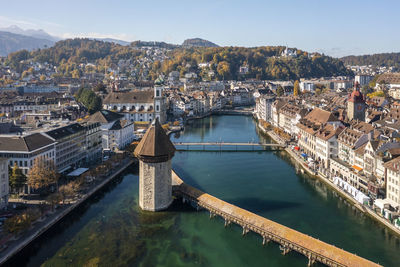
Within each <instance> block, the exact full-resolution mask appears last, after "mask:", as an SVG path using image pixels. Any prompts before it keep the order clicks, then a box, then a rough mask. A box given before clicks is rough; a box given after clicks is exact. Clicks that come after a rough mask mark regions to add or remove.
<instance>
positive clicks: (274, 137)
mask: <svg viewBox="0 0 400 267" xmlns="http://www.w3.org/2000/svg"><path fill="white" fill-rule="evenodd" d="M257 127H258V128H259V129H260V130H261V131H262V132H263V133H264V134H266V135H268V136H269V137H270V138H271V139H272V140H273V141H274V142H276V143H278V144H284V143H285V142H284V141H283V140H282V139H281V138H280V137H279V136H277V135H276V134H275V133H274V131H268V130H267V129H265V128H264V127H263V126H262V125H260V124H259V122H257ZM285 151H286V152H287V153H288V154H289V155H290V157H291V159H292V160H294V161H295V162H296V163H297V164H298V165H300V167H301V168H302V169H303V170H304V171H305V172H307V174H309V175H311V176H313V177H315V178H318V179H319V180H320V181H322V182H323V183H324V184H326V185H328V186H329V187H330V188H331V189H333V190H334V191H335V192H337V193H338V194H339V195H340V196H341V197H343V198H344V199H346V200H347V201H348V202H349V203H351V204H352V205H353V206H354V207H355V208H357V210H359V211H361V212H362V213H364V214H366V215H368V216H369V217H371V218H372V219H374V220H375V221H377V222H379V223H381V224H382V225H383V226H385V227H386V228H388V229H389V230H391V231H392V232H393V233H394V234H396V235H398V236H400V229H398V228H396V227H395V226H394V225H393V224H391V223H390V222H388V221H387V220H386V219H384V218H382V217H381V216H379V215H378V214H376V212H375V211H373V210H372V209H371V208H369V207H366V206H364V205H361V204H360V203H358V202H357V201H356V200H355V199H354V198H352V197H351V196H350V195H348V194H347V193H346V192H344V191H343V190H341V189H340V188H338V187H337V186H336V185H335V184H334V183H332V181H330V180H329V179H328V178H327V177H325V176H324V175H322V174H321V173H319V172H315V171H314V170H311V169H310V168H308V167H307V166H305V165H304V160H303V159H302V158H301V157H299V156H298V155H297V154H296V153H294V152H293V151H292V150H291V148H290V147H287V148H286V149H285Z"/></svg>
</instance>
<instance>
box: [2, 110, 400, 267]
mask: <svg viewBox="0 0 400 267" xmlns="http://www.w3.org/2000/svg"><path fill="white" fill-rule="evenodd" d="M172 139H173V140H174V141H176V142H196V141H204V142H206V141H221V140H222V141H224V142H229V141H232V142H252V141H254V142H258V141H260V142H270V141H271V140H269V139H268V138H266V137H262V136H261V135H260V134H259V133H258V131H257V129H256V125H255V122H254V120H253V119H252V118H251V117H245V116H212V117H209V118H205V119H201V120H197V121H194V122H192V123H191V124H190V125H188V126H187V127H186V129H185V131H184V132H183V133H181V134H180V135H179V136H174V137H172ZM173 168H174V169H175V171H176V172H177V173H178V174H179V175H180V177H181V178H183V179H184V180H185V181H186V182H187V183H189V184H191V185H193V186H195V187H198V188H199V189H201V190H203V191H206V192H208V193H210V194H212V195H214V196H216V197H219V198H221V199H223V200H226V201H228V202H231V203H233V204H235V205H237V206H240V207H242V208H245V209H248V210H250V211H252V212H255V213H257V214H259V215H262V216H264V217H266V218H269V219H271V220H274V221H276V222H278V223H281V224H283V225H286V226H289V227H292V228H294V229H296V230H298V231H301V232H303V233H306V234H309V235H311V236H313V237H316V238H319V239H321V240H323V241H326V242H328V243H331V244H334V245H336V246H337V247H341V248H343V249H345V250H348V251H350V252H353V253H356V254H357V255H361V256H363V257H365V258H368V259H370V260H372V261H375V262H377V263H380V264H383V265H384V266H400V264H399V263H400V240H399V239H398V238H397V237H396V236H394V235H392V234H391V233H390V232H389V231H388V230H386V229H385V228H384V227H382V226H380V225H379V224H378V223H376V222H375V221H373V220H372V219H370V218H368V217H366V216H364V215H363V214H361V213H360V212H358V211H356V210H355V209H354V208H352V207H351V206H350V205H349V204H347V203H346V202H345V201H343V200H342V199H341V198H340V197H339V196H337V194H335V193H334V192H333V191H332V190H330V189H329V188H328V187H326V186H325V185H324V184H323V183H321V182H320V181H318V180H316V179H313V178H310V177H308V176H307V175H303V174H297V173H296V169H295V166H294V164H293V163H292V162H291V160H290V159H289V158H288V156H287V154H286V153H285V152H276V151H275V152H273V151H260V152H177V153H176V155H175V157H174V158H173ZM261 243H262V240H261V238H260V237H259V236H257V235H255V234H253V233H249V234H248V235H246V236H245V237H242V235H241V228H239V227H238V226H235V225H232V226H230V227H227V228H224V223H223V220H222V219H220V218H214V219H211V220H210V219H209V214H208V213H207V212H205V211H200V212H197V211H195V210H194V209H192V208H191V207H190V206H188V205H187V204H182V203H180V202H178V201H176V202H174V204H173V205H172V207H171V208H170V209H169V210H167V211H165V212H159V213H151V212H143V211H140V210H139V208H138V169H137V166H135V167H132V168H131V169H129V170H127V171H126V172H125V173H124V174H123V175H121V176H120V177H119V178H117V179H116V180H115V181H113V182H112V183H110V185H108V186H107V187H106V188H104V190H102V191H101V192H99V193H97V194H96V195H95V196H94V197H92V198H91V199H90V200H89V201H87V202H86V203H84V205H82V206H81V207H80V208H79V209H77V210H76V211H74V212H73V213H72V214H71V215H69V216H68V217H67V218H65V219H63V220H62V221H61V222H60V223H59V224H57V225H56V226H55V227H53V228H52V229H51V230H50V231H48V232H47V233H46V234H45V235H44V236H43V237H41V238H40V239H39V240H37V241H35V242H34V243H33V244H32V245H30V246H29V247H27V248H26V249H25V250H24V251H22V252H21V253H20V254H19V255H17V257H14V258H13V259H12V260H11V261H10V262H9V263H8V264H9V265H10V266H39V265H42V266H231V267H233V266H238V267H239V266H240V267H241V266H306V264H307V259H306V258H305V257H304V256H302V255H299V254H297V253H295V252H290V253H289V254H287V255H285V256H283V255H281V253H280V250H279V247H278V245H276V244H273V243H270V244H269V245H266V246H262V244H261ZM316 266H318V264H317V265H316Z"/></svg>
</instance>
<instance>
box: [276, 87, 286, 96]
mask: <svg viewBox="0 0 400 267" xmlns="http://www.w3.org/2000/svg"><path fill="white" fill-rule="evenodd" d="M284 94H285V90H284V89H283V87H282V85H278V88H276V95H277V96H283V95H284Z"/></svg>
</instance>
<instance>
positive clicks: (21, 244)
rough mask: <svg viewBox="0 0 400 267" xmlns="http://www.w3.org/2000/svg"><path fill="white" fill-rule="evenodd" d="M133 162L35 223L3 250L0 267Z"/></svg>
mask: <svg viewBox="0 0 400 267" xmlns="http://www.w3.org/2000/svg"><path fill="white" fill-rule="evenodd" d="M134 162H136V161H135V160H134V159H129V160H127V162H126V163H123V164H122V166H117V169H116V170H115V171H114V172H112V173H111V174H110V175H109V176H108V177H107V178H105V179H104V180H102V181H101V182H100V183H99V184H96V185H95V186H94V187H93V188H91V189H90V190H89V191H88V192H86V193H85V194H84V195H82V196H81V197H80V198H79V200H77V201H76V202H74V203H73V204H71V205H69V206H68V207H65V208H64V209H61V210H59V211H57V212H55V213H53V214H52V215H50V217H48V218H46V219H44V220H42V221H40V222H38V223H36V224H35V225H34V226H33V227H32V228H31V229H30V230H28V232H27V233H26V234H24V235H23V237H22V238H20V239H17V240H15V242H13V243H12V244H10V246H9V247H8V248H7V249H5V250H4V251H2V252H1V253H0V257H1V258H0V266H2V265H3V264H5V263H6V262H7V260H9V259H10V258H11V257H13V256H14V255H16V254H17V253H18V252H20V251H21V250H22V249H24V248H25V247H26V246H28V245H29V244H30V243H31V242H32V241H34V240H35V239H36V238H38V237H39V236H41V235H42V234H43V233H45V232H46V231H47V230H48V229H50V228H51V227H52V226H53V225H55V224H56V223H57V222H59V221H60V220H61V219H62V218H64V217H65V216H66V215H68V214H69V213H70V212H71V211H73V210H74V209H75V208H77V207H78V206H79V205H81V204H82V203H83V202H85V201H86V200H87V199H88V198H89V197H91V196H92V195H93V194H94V193H96V192H97V191H98V190H100V189H101V188H102V187H103V186H105V185H106V184H108V183H109V182H110V181H111V180H113V179H114V178H115V177H116V176H118V175H119V174H120V173H121V172H123V171H124V170H125V169H126V168H128V167H129V166H130V165H132V164H133V163H134Z"/></svg>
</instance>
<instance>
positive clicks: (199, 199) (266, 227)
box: [172, 172, 381, 267]
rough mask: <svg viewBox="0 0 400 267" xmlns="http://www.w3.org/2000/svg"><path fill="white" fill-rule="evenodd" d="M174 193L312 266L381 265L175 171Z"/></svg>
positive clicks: (227, 223) (244, 232)
mask: <svg viewBox="0 0 400 267" xmlns="http://www.w3.org/2000/svg"><path fill="white" fill-rule="evenodd" d="M172 180H173V188H174V195H175V196H176V197H181V198H182V200H183V201H184V202H185V201H190V202H192V203H194V204H195V205H197V207H198V208H203V209H206V210H208V211H209V212H210V217H214V216H216V215H219V216H221V217H222V218H223V219H224V220H225V226H227V225H229V224H231V223H235V224H238V225H240V226H241V227H242V228H243V235H245V234H246V233H248V232H249V231H253V232H254V233H257V234H259V235H261V236H262V238H263V244H265V243H268V242H269V241H274V242H276V243H278V244H280V248H281V250H282V251H283V254H286V253H288V252H290V251H291V250H294V251H297V252H298V253H300V254H303V255H304V256H306V257H307V258H308V260H309V261H308V266H310V265H312V264H313V263H314V262H316V261H318V262H321V263H323V264H325V265H327V266H351V267H361V266H362V267H368V266H381V265H379V264H376V263H374V262H372V261H369V260H367V259H364V258H362V257H360V256H357V255H355V254H352V253H350V252H347V251H345V250H343V249H340V248H337V247H335V246H333V245H330V244H327V243H325V242H323V241H320V240H318V239H315V238H313V237H311V236H308V235H305V234H303V233H300V232H298V231H296V230H293V229H291V228H289V227H286V226H284V225H281V224H278V223H276V222H274V221H271V220H268V219H266V218H264V217H261V216H259V215H257V214H255V213H252V212H249V211H247V210H245V209H242V208H239V207H236V206H235V205H232V204H229V203H227V202H225V201H223V200H220V199H218V198H216V197H213V196H211V195H209V194H207V193H204V192H202V191H200V190H198V189H196V188H194V187H192V186H190V185H187V184H185V183H184V182H183V181H182V180H181V179H180V178H179V177H178V176H177V175H176V173H175V172H173V174H172Z"/></svg>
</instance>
